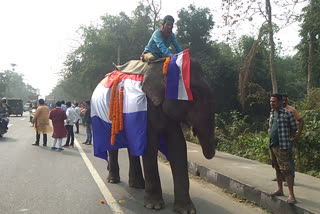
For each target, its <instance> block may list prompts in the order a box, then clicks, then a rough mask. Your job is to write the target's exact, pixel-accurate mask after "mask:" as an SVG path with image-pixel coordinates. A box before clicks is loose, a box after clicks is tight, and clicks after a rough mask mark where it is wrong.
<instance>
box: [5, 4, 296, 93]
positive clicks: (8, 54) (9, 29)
mask: <svg viewBox="0 0 320 214" xmlns="http://www.w3.org/2000/svg"><path fill="white" fill-rule="evenodd" d="M137 2H138V1H136V0H116V1H109V0H55V1H49V0H2V1H0V29H1V31H0V32H1V33H0V72H3V71H4V70H6V69H11V66H10V64H11V63H15V64H17V67H16V72H18V73H21V74H23V75H24V79H25V82H27V83H29V84H31V85H32V86H33V87H34V88H38V89H40V93H41V95H42V96H44V95H48V94H49V93H50V92H51V90H52V88H53V87H54V86H55V84H56V83H57V81H58V78H59V76H58V72H60V71H61V69H62V68H63V62H64V60H65V58H66V55H67V54H68V53H69V52H70V51H71V50H73V49H74V48H75V47H76V45H77V43H76V40H77V35H76V31H77V29H78V28H79V27H80V25H89V24H90V23H93V24H95V23H98V20H99V17H100V16H103V15H105V14H106V13H108V14H112V15H117V14H118V13H119V12H120V11H124V12H126V14H127V15H129V16H131V12H132V11H133V10H134V9H135V8H136V6H137V5H138V3H137ZM217 2H220V0H219V1H218V0H196V1H192V0H175V1H172V0H162V10H161V17H163V16H164V15H167V14H171V15H173V16H174V17H175V18H177V10H179V9H181V8H183V7H187V6H188V5H189V4H191V3H195V5H196V6H198V7H209V8H211V9H212V14H213V15H214V17H215V9H214V7H216V8H218V7H219V6H220V3H217ZM215 18H217V17H215ZM215 21H216V20H215ZM297 30H298V28H297V27H290V28H288V29H287V31H289V33H286V32H284V35H288V34H290V35H291V36H290V38H289V37H288V38H287V39H285V41H283V42H284V43H285V45H286V43H288V45H289V44H291V46H292V45H295V44H296V43H297V42H298V37H297V36H295V37H294V36H293V34H296V35H297ZM292 32H293V33H292ZM146 43H147V41H146Z"/></svg>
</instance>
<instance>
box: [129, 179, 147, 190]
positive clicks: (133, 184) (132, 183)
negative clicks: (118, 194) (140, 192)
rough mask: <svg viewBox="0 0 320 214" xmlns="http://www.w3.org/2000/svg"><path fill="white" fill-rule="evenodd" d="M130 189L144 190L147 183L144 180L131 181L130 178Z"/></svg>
mask: <svg viewBox="0 0 320 214" xmlns="http://www.w3.org/2000/svg"><path fill="white" fill-rule="evenodd" d="M129 187H132V188H135V189H144V187H145V183H144V179H143V178H140V179H130V178H129Z"/></svg>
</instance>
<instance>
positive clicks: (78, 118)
mask: <svg viewBox="0 0 320 214" xmlns="http://www.w3.org/2000/svg"><path fill="white" fill-rule="evenodd" d="M75 106H76V107H75V108H74V111H75V112H76V116H77V117H76V121H75V122H76V128H77V130H76V132H75V133H76V134H79V121H80V118H81V116H80V115H81V109H80V107H79V104H78V103H76V104H75Z"/></svg>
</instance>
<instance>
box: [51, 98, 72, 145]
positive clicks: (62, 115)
mask: <svg viewBox="0 0 320 214" xmlns="http://www.w3.org/2000/svg"><path fill="white" fill-rule="evenodd" d="M49 119H50V120H52V125H53V134H52V137H53V142H52V147H51V149H58V150H63V148H62V147H61V145H62V138H65V137H66V136H67V133H68V131H67V129H66V128H65V127H64V120H66V119H67V114H66V112H65V111H64V110H63V109H61V102H60V101H58V102H56V107H55V108H54V109H52V110H51V111H50V114H49ZM57 142H58V147H56V143H57Z"/></svg>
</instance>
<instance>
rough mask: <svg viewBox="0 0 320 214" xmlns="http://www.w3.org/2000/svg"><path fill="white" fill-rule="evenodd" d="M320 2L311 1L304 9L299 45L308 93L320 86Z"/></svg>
mask: <svg viewBox="0 0 320 214" xmlns="http://www.w3.org/2000/svg"><path fill="white" fill-rule="evenodd" d="M319 11H320V1H319V0H310V2H309V5H307V6H306V7H305V8H304V9H303V14H302V16H301V19H302V20H303V21H302V25H301V31H300V36H301V37H302V39H301V42H300V43H299V45H298V50H299V56H300V60H301V66H302V69H303V70H304V71H305V72H306V73H307V93H310V90H311V89H312V88H313V87H319V86H320V81H319V78H320V68H319V66H320V60H319V59H320V18H319V15H320V14H319Z"/></svg>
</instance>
